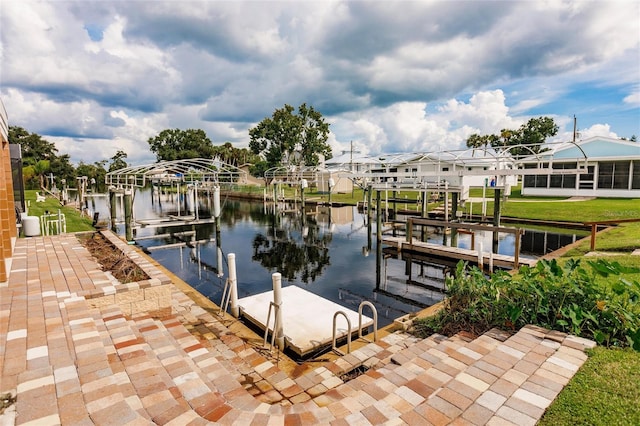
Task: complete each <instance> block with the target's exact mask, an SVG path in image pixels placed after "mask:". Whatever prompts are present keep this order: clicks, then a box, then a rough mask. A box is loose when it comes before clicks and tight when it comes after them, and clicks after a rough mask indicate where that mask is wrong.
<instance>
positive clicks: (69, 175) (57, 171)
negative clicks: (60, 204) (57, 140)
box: [49, 154, 76, 188]
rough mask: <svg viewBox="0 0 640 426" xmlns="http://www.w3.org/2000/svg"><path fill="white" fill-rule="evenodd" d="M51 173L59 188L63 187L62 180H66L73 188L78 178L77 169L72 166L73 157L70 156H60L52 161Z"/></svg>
mask: <svg viewBox="0 0 640 426" xmlns="http://www.w3.org/2000/svg"><path fill="white" fill-rule="evenodd" d="M50 165H51V168H50V170H49V171H50V172H51V173H53V176H54V177H55V180H56V185H58V188H60V187H61V186H62V179H64V180H65V181H66V183H67V185H69V186H73V182H74V180H75V178H76V169H75V167H73V164H71V157H69V154H63V155H58V156H57V157H54V158H53V159H52V160H51V163H50Z"/></svg>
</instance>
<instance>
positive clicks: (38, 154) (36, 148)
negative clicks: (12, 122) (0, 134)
mask: <svg viewBox="0 0 640 426" xmlns="http://www.w3.org/2000/svg"><path fill="white" fill-rule="evenodd" d="M9 143H13V144H18V145H20V151H21V154H22V165H23V166H35V165H36V163H37V162H38V161H40V160H48V161H51V160H53V158H54V157H55V156H56V153H57V152H58V149H57V148H56V146H55V145H54V144H53V143H51V142H49V141H47V140H45V139H42V136H40V135H38V134H37V133H29V132H28V131H26V130H25V129H23V128H22V127H18V126H9Z"/></svg>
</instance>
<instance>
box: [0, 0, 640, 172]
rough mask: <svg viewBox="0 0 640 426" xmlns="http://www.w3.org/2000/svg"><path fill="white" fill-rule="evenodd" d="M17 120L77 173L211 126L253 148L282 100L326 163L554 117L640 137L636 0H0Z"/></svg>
mask: <svg viewBox="0 0 640 426" xmlns="http://www.w3.org/2000/svg"><path fill="white" fill-rule="evenodd" d="M0 41H1V45H0V61H1V62H0V98H1V99H2V102H3V103H4V105H5V108H6V110H7V114H8V116H9V123H10V125H13V126H20V127H23V128H25V129H26V130H28V131H29V132H32V133H38V134H40V135H42V136H43V137H44V138H45V139H47V140H48V141H50V142H53V143H55V145H56V147H57V148H58V151H59V154H69V155H70V156H71V160H72V162H73V163H75V164H77V163H78V162H80V161H83V162H85V163H92V162H95V161H100V160H104V159H109V158H110V157H112V156H113V155H114V154H115V153H116V152H117V151H118V150H122V151H124V152H126V153H127V155H128V158H127V161H128V162H129V164H134V165H137V164H146V163H151V162H153V161H155V156H154V154H153V153H151V152H150V150H149V145H148V142H147V141H148V139H149V138H152V137H154V136H156V135H157V134H159V133H160V132H161V131H162V130H164V129H176V128H177V129H183V130H186V129H203V130H204V131H205V132H206V133H207V135H208V137H209V138H210V139H211V140H212V141H213V143H214V144H216V145H217V144H222V143H225V142H231V143H233V144H234V146H236V147H238V148H242V147H248V143H249V133H248V129H250V128H251V127H253V126H255V125H256V124H257V123H259V122H260V121H261V120H262V119H264V118H266V117H270V116H271V114H272V113H273V112H274V111H275V110H276V109H278V108H282V107H283V106H284V105H285V104H289V105H292V106H294V107H297V106H299V105H300V104H302V103H306V104H307V105H311V106H313V107H314V108H315V109H316V110H318V111H320V112H321V113H322V115H323V116H324V118H325V119H326V120H327V122H329V123H330V129H331V134H330V137H329V143H330V145H331V147H332V149H333V154H334V156H337V155H340V154H342V152H343V151H348V150H350V149H351V148H350V147H351V143H353V149H354V150H355V151H359V152H360V153H362V154H369V155H378V154H381V153H385V154H388V153H399V152H431V151H440V150H445V149H459V148H462V147H464V146H465V142H466V139H467V138H468V136H469V135H471V134H473V133H479V134H491V133H498V132H499V131H500V130H501V129H504V128H507V129H517V128H518V127H520V125H522V124H523V123H526V122H527V121H528V120H529V119H530V118H534V117H540V116H547V117H552V118H553V119H554V120H555V122H556V123H557V124H558V125H559V127H560V131H559V133H558V135H557V136H556V137H554V138H553V140H555V141H566V140H571V138H572V134H573V125H574V116H575V117H576V118H577V127H578V132H579V135H580V137H581V138H583V139H585V138H588V137H592V136H607V137H614V138H621V137H624V138H630V137H632V136H633V135H636V136H637V137H639V138H640V2H638V1H633V0H632V1H611V0H609V1H554V0H551V1H396V2H389V1H284V2H275V1H250V2H245V1H178V0H173V1H168V2H165V1H140V0H132V1H89V0H85V1H60V0H56V1H51V0H50V1H37V2H33V1H28V0H0Z"/></svg>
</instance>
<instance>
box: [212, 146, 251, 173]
mask: <svg viewBox="0 0 640 426" xmlns="http://www.w3.org/2000/svg"><path fill="white" fill-rule="evenodd" d="M213 152H214V156H215V157H218V158H219V159H220V160H222V161H224V162H225V163H227V164H231V165H232V166H236V167H237V166H241V165H243V164H245V163H254V164H255V163H256V162H258V161H260V157H259V156H257V155H256V154H254V153H252V152H251V151H250V150H248V149H247V148H236V147H234V146H233V145H232V144H231V142H225V143H224V144H222V145H218V146H214V147H213Z"/></svg>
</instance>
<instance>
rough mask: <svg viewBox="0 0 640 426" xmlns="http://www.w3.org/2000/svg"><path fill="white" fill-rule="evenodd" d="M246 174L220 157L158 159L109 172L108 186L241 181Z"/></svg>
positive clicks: (244, 178) (219, 183)
mask: <svg viewBox="0 0 640 426" xmlns="http://www.w3.org/2000/svg"><path fill="white" fill-rule="evenodd" d="M246 177H247V173H246V172H245V171H244V170H241V169H239V168H237V167H235V166H232V165H230V164H227V163H225V162H223V161H221V160H218V159H215V158H213V159H211V158H191V159H185V160H173V161H159V162H157V163H153V164H146V165H142V166H130V167H125V168H123V169H119V170H115V171H113V172H109V173H107V175H106V178H105V180H106V184H107V186H114V187H125V186H129V187H131V186H135V187H139V188H142V187H144V186H145V185H146V184H147V183H148V182H153V183H159V184H162V183H166V184H169V183H171V182H199V183H204V184H205V185H206V184H209V185H224V184H241V183H244V182H246Z"/></svg>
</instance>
